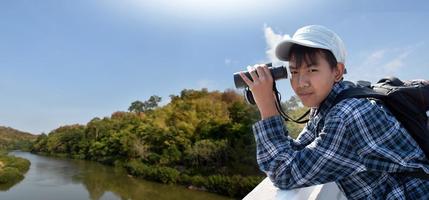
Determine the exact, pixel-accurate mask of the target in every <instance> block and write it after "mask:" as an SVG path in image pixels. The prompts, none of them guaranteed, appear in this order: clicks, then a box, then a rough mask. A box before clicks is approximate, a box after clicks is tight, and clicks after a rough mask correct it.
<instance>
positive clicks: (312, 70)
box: [308, 68, 319, 72]
mask: <svg viewBox="0 0 429 200" xmlns="http://www.w3.org/2000/svg"><path fill="white" fill-rule="evenodd" d="M308 71H309V72H317V71H319V70H318V69H316V68H310V69H308Z"/></svg>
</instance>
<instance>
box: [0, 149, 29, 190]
mask: <svg viewBox="0 0 429 200" xmlns="http://www.w3.org/2000/svg"><path fill="white" fill-rule="evenodd" d="M29 168H30V161H28V160H26V159H23V158H18V157H15V156H8V155H6V154H5V153H2V154H1V155H0V190H8V189H9V188H11V187H12V186H13V185H15V184H16V183H18V182H20V181H21V180H22V179H24V174H25V173H26V172H27V171H28V169H29Z"/></svg>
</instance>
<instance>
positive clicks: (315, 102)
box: [289, 53, 342, 107]
mask: <svg viewBox="0 0 429 200" xmlns="http://www.w3.org/2000/svg"><path fill="white" fill-rule="evenodd" d="M306 60H309V59H306ZM307 62H309V61H307ZM307 62H302V64H301V66H296V65H295V60H294V57H293V56H292V57H291V60H290V61H289V69H290V72H291V78H290V82H291V85H292V88H293V90H294V91H295V93H296V94H297V95H298V97H299V98H300V99H301V102H302V104H304V106H307V107H319V105H320V103H322V101H323V100H324V99H325V98H326V97H327V96H328V94H329V93H330V92H331V90H332V87H333V85H334V83H335V82H336V81H338V77H339V76H338V73H339V70H338V69H337V68H338V67H336V68H335V69H332V68H331V67H330V66H329V64H328V62H327V61H326V59H325V58H324V56H322V55H321V54H320V53H317V56H316V62H315V63H307ZM341 76H342V74H341Z"/></svg>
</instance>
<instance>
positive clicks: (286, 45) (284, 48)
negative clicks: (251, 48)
mask: <svg viewBox="0 0 429 200" xmlns="http://www.w3.org/2000/svg"><path fill="white" fill-rule="evenodd" d="M294 44H298V45H302V46H306V47H312V48H321V49H327V48H326V47H325V46H323V45H321V44H317V43H314V42H311V41H308V40H294V39H288V40H284V41H282V42H280V43H279V44H278V45H277V47H276V57H277V58H278V59H279V60H282V61H289V52H290V48H291V47H292V46H293V45H294Z"/></svg>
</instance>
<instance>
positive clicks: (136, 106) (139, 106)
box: [128, 100, 145, 113]
mask: <svg viewBox="0 0 429 200" xmlns="http://www.w3.org/2000/svg"><path fill="white" fill-rule="evenodd" d="M144 108H145V104H144V103H143V102H141V101H138V100H137V101H134V102H132V103H131V105H130V107H128V111H130V112H135V113H141V112H143V111H144Z"/></svg>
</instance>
